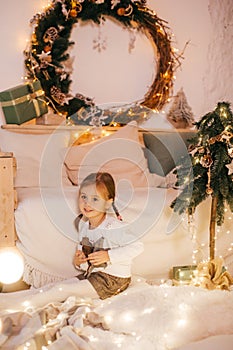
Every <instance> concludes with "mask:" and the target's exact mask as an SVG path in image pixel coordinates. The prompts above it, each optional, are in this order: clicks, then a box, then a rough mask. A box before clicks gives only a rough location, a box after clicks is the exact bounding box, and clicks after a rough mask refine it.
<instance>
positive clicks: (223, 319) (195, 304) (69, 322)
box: [0, 282, 233, 350]
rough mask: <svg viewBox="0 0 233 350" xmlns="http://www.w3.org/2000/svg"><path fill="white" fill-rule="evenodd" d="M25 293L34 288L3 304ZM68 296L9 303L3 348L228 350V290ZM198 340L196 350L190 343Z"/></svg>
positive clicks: (232, 302) (231, 306) (232, 330)
mask: <svg viewBox="0 0 233 350" xmlns="http://www.w3.org/2000/svg"><path fill="white" fill-rule="evenodd" d="M62 286H63V285H62V283H61V284H59V286H58V289H57V291H55V292H54V295H53V297H54V299H56V298H57V295H58V294H59V290H60V289H61V288H62ZM70 287H71V288H72V285H71V286H70ZM25 293H26V294H27V296H28V300H29V303H30V294H31V295H34V296H35V290H29V291H23V292H17V293H13V294H11V295H0V301H1V305H3V303H4V302H5V301H6V300H7V298H9V297H11V300H13V299H12V297H13V298H15V300H17V301H19V300H20V299H21V296H22V294H25ZM37 293H38V294H40V292H39V291H38V292H37ZM68 294H69V293H68V292H67V297H68V298H67V299H66V301H65V302H63V303H61V302H56V303H53V297H52V298H51V300H47V304H45V305H44V306H42V307H41V308H37V309H33V303H32V304H31V306H30V307H28V308H27V309H26V310H21V311H19V310H18V311H17V310H14V306H13V304H12V309H13V310H11V311H8V312H6V311H3V312H2V313H1V314H0V316H1V323H2V324H1V326H2V332H1V335H0V347H1V349H5V350H6V349H14V350H23V349H26V348H27V349H30V350H38V349H41V348H43V347H42V346H44V348H43V349H48V350H54V349H55V350H64V349H69V350H77V349H83V350H117V349H122V350H142V349H147V350H172V349H180V350H186V349H187V350H192V349H197V348H198V349H199V350H200V349H202V350H207V349H209V350H213V349H216V350H217V349H219V348H222V349H224V350H230V349H232V345H233V294H232V292H228V291H219V290H215V291H207V290H204V289H201V288H197V287H191V286H183V287H182V286H180V287H172V286H169V285H167V284H163V285H160V286H151V285H148V284H146V283H144V282H134V284H133V286H132V287H129V288H128V290H127V291H126V292H124V293H122V294H119V295H117V296H114V297H112V298H110V299H106V300H104V301H101V300H85V299H80V298H76V297H75V288H74V289H73V293H70V294H69V295H68ZM33 300H34V301H36V299H35V298H34V299H33ZM226 335H228V336H227V337H226ZM213 336H215V337H216V336H221V337H219V341H218V342H217V344H219V348H216V347H215V348H214V347H211V346H213V344H214V341H215V340H213V338H212V337H213ZM207 338H209V339H207ZM202 340H205V341H203V347H202ZM196 341H198V343H197V344H198V346H199V347H197V346H195V343H194V344H191V343H192V342H196ZM220 341H221V343H220ZM208 344H210V345H209V346H210V347H209V346H208ZM223 344H224V347H222V346H221V345H223Z"/></svg>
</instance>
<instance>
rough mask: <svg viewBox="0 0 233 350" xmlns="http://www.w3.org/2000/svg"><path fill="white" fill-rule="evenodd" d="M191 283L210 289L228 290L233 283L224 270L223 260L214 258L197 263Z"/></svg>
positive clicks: (232, 279) (232, 278)
mask: <svg viewBox="0 0 233 350" xmlns="http://www.w3.org/2000/svg"><path fill="white" fill-rule="evenodd" d="M191 284H192V285H194V286H200V287H202V288H206V289H210V290H212V289H225V290H229V289H230V286H231V285H232V284H233V277H232V276H231V275H230V273H229V272H228V271H224V269H223V260H222V259H221V258H216V259H213V260H211V261H207V262H201V263H199V264H198V265H197V270H196V272H195V277H194V278H193V279H192V281H191Z"/></svg>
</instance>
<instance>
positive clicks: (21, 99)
mask: <svg viewBox="0 0 233 350" xmlns="http://www.w3.org/2000/svg"><path fill="white" fill-rule="evenodd" d="M43 95H44V91H43V90H38V91H35V92H32V93H30V94H28V95H24V96H21V97H18V98H16V99H15V100H11V101H1V102H0V103H1V106H2V107H11V106H16V105H18V104H20V103H24V102H26V101H31V100H35V99H36V98H37V97H41V96H43Z"/></svg>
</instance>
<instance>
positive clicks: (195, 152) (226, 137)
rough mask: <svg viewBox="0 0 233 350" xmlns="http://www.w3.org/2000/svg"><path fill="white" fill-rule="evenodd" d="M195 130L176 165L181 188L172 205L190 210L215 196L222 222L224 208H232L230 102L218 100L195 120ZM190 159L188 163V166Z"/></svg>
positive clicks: (232, 121) (232, 125) (218, 220)
mask: <svg viewBox="0 0 233 350" xmlns="http://www.w3.org/2000/svg"><path fill="white" fill-rule="evenodd" d="M195 125H196V127H197V133H196V135H195V137H194V138H192V139H191V140H189V144H190V145H189V155H188V156H186V157H185V158H184V159H182V161H181V164H180V165H179V166H178V169H177V176H178V183H179V185H180V186H181V188H183V190H182V192H181V193H180V195H179V196H178V197H177V198H176V199H175V200H174V201H173V202H172V204H171V207H172V208H173V209H174V210H175V211H176V212H178V213H180V214H181V213H184V212H185V211H186V210H187V211H188V214H190V215H191V214H193V213H194V211H195V209H196V207H197V206H198V205H199V204H200V203H201V202H202V201H204V200H205V199H206V198H207V197H208V196H212V199H213V198H215V199H216V203H217V206H216V223H217V225H219V226H220V225H222V223H223V222H224V208H225V205H226V204H228V205H229V208H230V210H231V211H232V212H233V114H232V111H231V109H230V104H229V103H227V102H219V103H218V105H217V107H216V109H215V110H214V111H213V112H210V113H207V114H206V115H204V116H203V117H202V119H201V120H200V121H198V122H197V123H195ZM190 161H191V166H190Z"/></svg>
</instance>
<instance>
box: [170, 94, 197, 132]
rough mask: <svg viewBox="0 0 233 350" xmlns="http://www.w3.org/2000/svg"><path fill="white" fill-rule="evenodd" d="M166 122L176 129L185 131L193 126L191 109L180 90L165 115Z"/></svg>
mask: <svg viewBox="0 0 233 350" xmlns="http://www.w3.org/2000/svg"><path fill="white" fill-rule="evenodd" d="M167 119H168V121H169V122H170V123H171V124H172V125H173V126H174V127H175V128H177V129H181V128H182V129H186V128H190V127H192V126H193V123H194V122H195V120H194V116H193V112H192V109H191V107H190V106H189V105H188V102H187V98H186V96H185V93H184V91H183V88H181V89H180V90H179V91H178V92H177V94H176V95H175V96H174V100H173V103H172V106H171V108H170V110H169V112H168V114H167Z"/></svg>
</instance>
